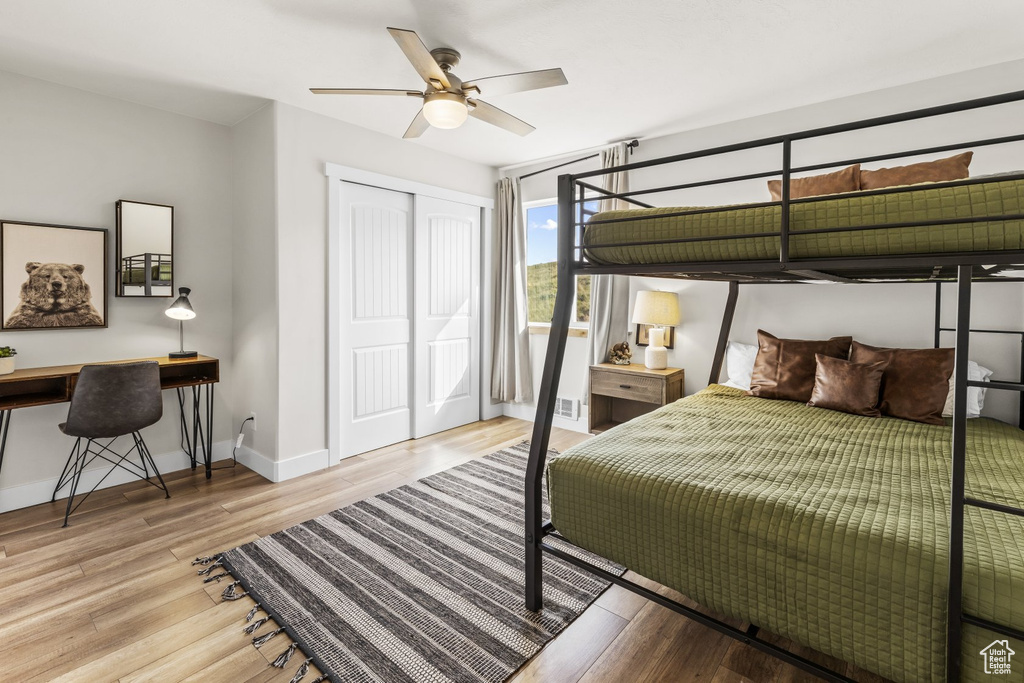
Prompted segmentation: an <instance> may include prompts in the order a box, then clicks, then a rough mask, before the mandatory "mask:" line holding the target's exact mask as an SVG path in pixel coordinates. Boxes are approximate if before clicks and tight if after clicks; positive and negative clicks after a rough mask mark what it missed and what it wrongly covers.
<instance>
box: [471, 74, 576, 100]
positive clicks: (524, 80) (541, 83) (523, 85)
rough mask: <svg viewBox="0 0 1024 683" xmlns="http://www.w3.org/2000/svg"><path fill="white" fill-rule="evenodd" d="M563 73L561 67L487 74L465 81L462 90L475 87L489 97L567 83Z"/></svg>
mask: <svg viewBox="0 0 1024 683" xmlns="http://www.w3.org/2000/svg"><path fill="white" fill-rule="evenodd" d="M568 83H569V81H567V80H566V78H565V74H564V73H562V70H561V69H544V70H542V71H524V72H522V73H518V74H505V75H504V76H488V77H487V78H477V79H476V80H473V81H466V82H465V83H463V84H462V90H463V91H466V90H472V89H473V88H476V89H477V90H478V91H479V92H480V94H482V95H487V96H488V97H491V96H493V95H507V94H508V93H513V92H523V91H524V90H539V89H541V88H553V87H554V86H556V85H567V84H568Z"/></svg>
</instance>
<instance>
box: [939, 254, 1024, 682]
mask: <svg viewBox="0 0 1024 683" xmlns="http://www.w3.org/2000/svg"><path fill="white" fill-rule="evenodd" d="M972 277H973V269H972V267H971V266H966V265H961V266H958V267H957V281H956V286H957V303H956V327H955V328H951V329H950V328H943V327H942V326H941V325H940V322H939V318H940V315H941V297H942V285H941V284H939V283H936V286H935V346H936V348H938V346H939V336H940V333H941V332H945V331H953V332H955V333H956V355H955V360H954V370H953V374H954V378H953V379H954V381H953V440H952V441H953V444H952V445H953V449H952V467H951V477H950V517H949V586H948V593H947V598H948V599H947V614H946V680H947V681H949V682H953V683H955V682H956V681H959V680H960V678H961V650H962V648H963V640H962V637H963V624H971V625H972V626H976V627H978V628H982V629H985V630H988V631H991V632H993V633H997V634H999V635H1001V636H1005V637H1009V638H1014V639H1017V640H1022V641H1024V631H1022V630H1020V629H1018V628H1014V627H1012V626H1007V625H1006V624H1000V623H997V622H994V621H990V620H988V619H983V618H981V617H977V616H974V615H972V614H968V613H966V612H964V609H963V562H964V508H965V507H967V506H971V507H976V508H981V509H984V510H991V511H993V512H999V513H1002V514H1009V515H1014V516H1019V517H1024V509H1021V508H1018V507H1014V506H1012V505H1006V504H1004V503H995V502H992V501H986V500H980V499H978V498H973V497H970V496H968V495H967V492H966V483H967V482H966V470H967V467H966V461H967V405H966V404H967V389H968V387H979V388H983V389H1000V390H1005V391H1016V392H1022V393H1021V421H1020V423H1018V426H1020V427H1022V428H1024V350H1022V352H1021V373H1022V374H1021V381H1020V382H979V381H975V380H969V379H967V377H968V374H967V371H968V349H969V347H970V337H971V333H972V332H981V333H990V334H1019V335H1021V344H1022V349H1024V332H1017V331H1013V330H972V329H971V280H972Z"/></svg>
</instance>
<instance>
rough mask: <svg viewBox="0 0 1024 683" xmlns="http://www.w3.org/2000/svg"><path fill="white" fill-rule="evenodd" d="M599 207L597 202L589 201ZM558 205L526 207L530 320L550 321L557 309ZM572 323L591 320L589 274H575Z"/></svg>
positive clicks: (583, 324)
mask: <svg viewBox="0 0 1024 683" xmlns="http://www.w3.org/2000/svg"><path fill="white" fill-rule="evenodd" d="M587 208H588V209H591V210H596V208H597V203H596V202H592V203H588V204H587ZM557 256H558V205H557V204H544V205H542V206H534V207H531V208H528V209H527V210H526V292H527V299H528V300H529V311H530V315H529V317H530V322H531V323H545V324H546V323H550V322H551V317H552V315H554V312H555V292H556V290H557V282H558V268H557V264H556V259H557ZM570 320H571V321H572V324H573V325H577V326H585V325H587V324H588V323H589V322H590V276H589V275H578V276H577V277H576V300H575V302H574V303H573V312H572V317H571V318H570Z"/></svg>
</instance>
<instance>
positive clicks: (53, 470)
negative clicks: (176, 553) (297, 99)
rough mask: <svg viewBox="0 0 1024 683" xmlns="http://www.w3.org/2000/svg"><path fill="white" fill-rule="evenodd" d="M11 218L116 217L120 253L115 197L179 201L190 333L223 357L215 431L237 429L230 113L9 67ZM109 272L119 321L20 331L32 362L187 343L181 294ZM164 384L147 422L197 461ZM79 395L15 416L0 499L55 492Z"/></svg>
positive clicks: (90, 221)
mask: <svg viewBox="0 0 1024 683" xmlns="http://www.w3.org/2000/svg"><path fill="white" fill-rule="evenodd" d="M0 150H2V156H3V163H0V217H2V218H4V219H7V220H22V221H38V222H42V223H58V224H64V225H75V226H86V227H100V228H106V229H107V230H108V233H109V234H108V259H109V263H110V264H111V266H110V267H111V268H112V264H113V263H114V241H115V240H114V227H115V209H114V203H115V202H116V201H117V200H118V199H134V200H139V201H146V202H155V203H159V204H171V205H173V206H174V208H175V211H174V218H175V226H174V229H175V235H174V238H175V254H174V262H175V284H178V285H183V286H189V287H191V288H192V290H193V291H192V297H191V299H192V302H193V305H194V306H195V309H196V312H197V313H198V317H197V318H196V319H195V320H193V321H190V322H188V323H186V332H185V334H186V344H187V345H188V346H189V347H190V348H193V349H196V350H198V351H199V352H200V353H203V354H207V355H210V356H216V357H219V358H220V359H221V384H220V386H219V387H218V391H217V394H216V396H217V401H216V406H215V413H216V420H217V421H216V430H215V434H214V439H215V440H223V439H227V438H228V435H229V433H230V432H231V431H233V430H232V428H231V426H230V425H229V423H228V418H229V416H230V414H229V412H228V410H227V402H228V401H229V398H230V396H231V384H232V367H231V356H232V348H231V336H232V316H231V310H232V308H231V297H232V288H231V268H232V253H231V219H232V216H231V198H230V195H231V192H230V183H229V177H230V175H229V160H230V139H229V131H228V129H227V128H225V127H223V126H219V125H216V124H212V123H208V122H204V121H199V120H196V119H190V118H186V117H183V116H179V115H176V114H170V113H167V112H163V111H159V110H156V109H150V108H147V107H143V106H140V105H136V104H130V103H126V102H122V101H118V100H113V99H110V98H107V97H102V96H99V95H94V94H91V93H87V92H83V91H80V90H75V89H72V88H67V87H63V86H58V85H53V84H50V83H46V82H43V81H38V80H34V79H30V78H25V77H22V76H16V75H12V74H8V73H3V72H0ZM113 277H114V274H113V270H111V271H110V272H109V273H108V278H107V283H108V287H110V288H111V292H110V298H109V300H108V319H109V327H108V328H106V329H86V330H65V331H11V332H3V333H2V334H0V344H5V345H11V346H14V347H16V348H17V349H18V357H17V360H18V363H19V365H20V366H22V367H30V366H43V365H57V364H64V363H84V362H91V361H103V360H115V359H121V358H138V357H145V356H159V355H162V354H166V353H167V352H168V351H169V350H173V349H175V348H177V343H178V339H177V329H176V323H175V322H174V321H172V320H170V319H169V318H167V317H166V316H165V315H164V309H165V308H166V307H167V305H168V304H169V302H170V300H169V299H149V300H146V299H119V298H116V297H115V296H113V291H112V286H113V285H112V283H113ZM173 397H174V394H173V392H165V404H164V411H165V415H166V417H165V419H163V420H162V421H161V422H159V423H158V424H157V425H154V426H153V427H150V428H148V429H147V430H145V432H144V434H145V436H146V439H147V441H148V443H149V446H150V449H151V450H152V452H153V453H154V454H155V455H157V456H159V455H160V454H172V455H169V456H168V457H167V458H159V457H158V463H160V464H161V466H162V467H163V469H179V468H182V467H184V466H185V464H186V460H185V457H184V456H183V455H180V454H179V455H173V454H174V453H175V452H176V451H178V421H177V419H176V415H177V412H178V407H177V402H176V400H175V399H174V398H173ZM66 415H67V405H66V404H65V405H56V406H47V407H39V408H28V409H24V410H18V411H16V412H15V413H14V414H13V416H12V421H11V432H10V437H9V440H8V444H7V454H6V458H5V460H4V464H3V472H2V473H0V510H5V509H10V508H12V507H16V506H22V505H27V504H32V503H37V502H42V501H43V500H49V494H50V492H51V491H52V485H53V483H55V482H56V478H57V477H58V475H59V474H60V472H61V468H62V467H63V465H64V462H65V460H66V458H67V455H68V452H69V450H70V447H71V445H72V440H71V439H70V438H68V437H65V436H63V435H61V434H60V432H59V431H58V430H57V423H58V422H61V421H63V418H64V417H65V416H66Z"/></svg>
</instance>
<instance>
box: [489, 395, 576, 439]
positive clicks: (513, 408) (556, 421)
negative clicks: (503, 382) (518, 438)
mask: <svg viewBox="0 0 1024 683" xmlns="http://www.w3.org/2000/svg"><path fill="white" fill-rule="evenodd" d="M502 409H503V411H504V414H505V415H506V416H508V417H517V418H519V419H520V420H528V421H529V422H533V420H534V418H535V417H537V406H535V405H533V404H526V403H503V404H502ZM588 424H589V421H588V419H587V406H585V405H583V404H580V419H578V420H569V419H566V418H564V417H558V416H557V415H555V417H554V418H553V420H552V422H551V425H552V426H553V427H558V428H559V429H567V430H569V431H571V432H579V433H580V434H587V433H588V430H587V426H588Z"/></svg>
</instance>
